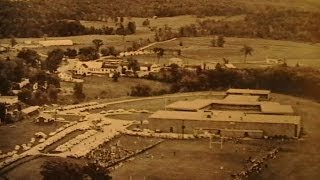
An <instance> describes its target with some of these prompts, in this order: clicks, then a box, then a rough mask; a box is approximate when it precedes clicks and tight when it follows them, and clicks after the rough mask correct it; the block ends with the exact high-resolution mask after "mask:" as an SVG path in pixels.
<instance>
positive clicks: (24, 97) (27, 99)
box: [18, 88, 32, 105]
mask: <svg viewBox="0 0 320 180" xmlns="http://www.w3.org/2000/svg"><path fill="white" fill-rule="evenodd" d="M31 98H32V91H31V90H29V89H27V88H23V89H22V90H21V91H20V92H19V93H18V99H19V101H21V102H24V103H26V104H29V105H30V104H31Z"/></svg>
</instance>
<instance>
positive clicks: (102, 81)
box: [61, 76, 169, 103]
mask: <svg viewBox="0 0 320 180" xmlns="http://www.w3.org/2000/svg"><path fill="white" fill-rule="evenodd" d="M84 81H85V83H84V86H83V92H84V93H85V95H86V98H87V100H92V99H98V98H99V99H100V98H119V97H123V96H128V95H129V94H128V93H130V92H131V87H132V86H135V85H137V84H141V85H149V86H150V87H151V89H152V90H160V89H169V85H168V84H165V83H161V82H156V81H150V80H145V79H137V78H126V77H120V78H119V79H118V82H113V79H112V78H109V77H106V76H87V77H85V78H84ZM73 86H74V83H69V82H62V83H61V87H63V88H73ZM61 100H62V101H64V102H66V103H68V102H69V103H72V98H70V97H67V96H65V97H63V98H62V99H61Z"/></svg>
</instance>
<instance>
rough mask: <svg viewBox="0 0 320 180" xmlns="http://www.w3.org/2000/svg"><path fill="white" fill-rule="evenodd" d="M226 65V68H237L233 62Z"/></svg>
mask: <svg viewBox="0 0 320 180" xmlns="http://www.w3.org/2000/svg"><path fill="white" fill-rule="evenodd" d="M224 66H226V68H229V69H236V66H234V65H233V64H230V63H229V64H225V65H224Z"/></svg>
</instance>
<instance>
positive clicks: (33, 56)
mask: <svg viewBox="0 0 320 180" xmlns="http://www.w3.org/2000/svg"><path fill="white" fill-rule="evenodd" d="M17 57H18V58H21V59H24V60H25V63H26V64H28V65H31V66H32V67H37V66H38V63H39V62H40V56H39V54H38V53H37V52H36V51H34V50H31V49H23V50H21V51H20V52H19V53H18V55H17Z"/></svg>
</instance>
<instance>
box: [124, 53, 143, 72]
mask: <svg viewBox="0 0 320 180" xmlns="http://www.w3.org/2000/svg"><path fill="white" fill-rule="evenodd" d="M127 61H128V68H129V69H131V70H132V71H133V72H134V73H135V72H136V71H139V70H140V64H139V62H138V60H136V59H133V58H132V57H130V58H128V60H127Z"/></svg>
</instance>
